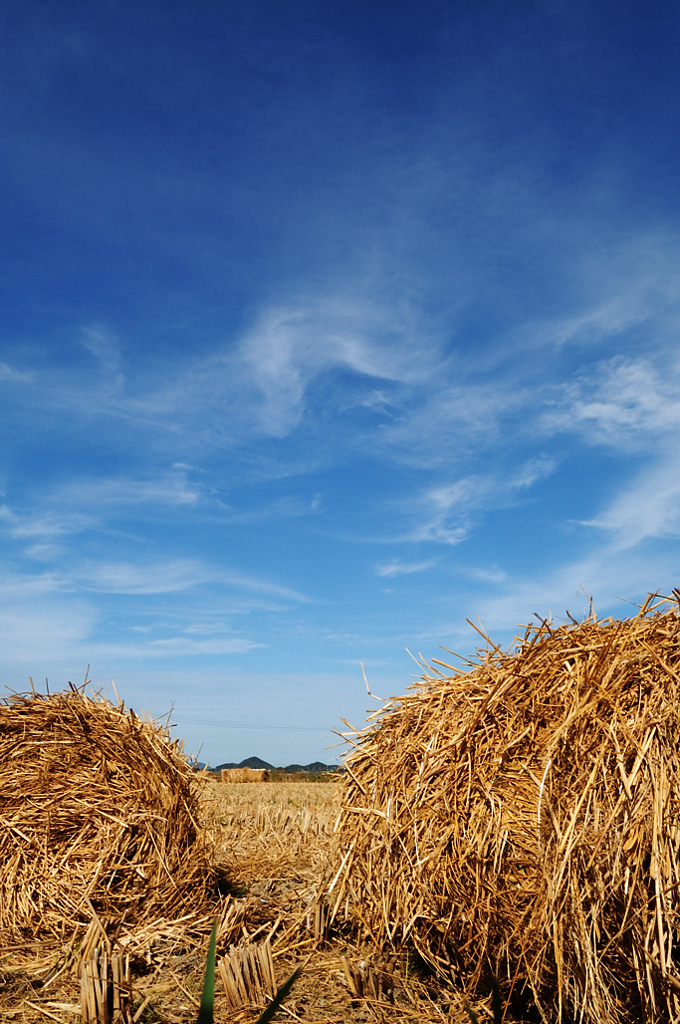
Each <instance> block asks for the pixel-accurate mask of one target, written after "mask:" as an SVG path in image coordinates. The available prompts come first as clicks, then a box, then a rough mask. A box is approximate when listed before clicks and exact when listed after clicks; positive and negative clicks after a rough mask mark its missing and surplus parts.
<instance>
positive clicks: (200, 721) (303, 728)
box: [172, 714, 333, 733]
mask: <svg viewBox="0 0 680 1024" xmlns="http://www.w3.org/2000/svg"><path fill="white" fill-rule="evenodd" d="M172 717H173V718H177V719H178V720H179V722H180V723H182V724H183V723H184V722H189V723H191V724H192V725H207V726H214V727H217V728H218V729H252V730H256V731H257V732H260V731H263V732H325V733H330V732H332V731H333V729H332V727H331V726H320V725H259V724H257V725H256V724H254V723H252V722H233V721H217V720H215V719H214V718H194V717H193V715H181V714H174V715H173V716H172ZM177 724H178V723H177V722H176V723H174V725H175V726H177Z"/></svg>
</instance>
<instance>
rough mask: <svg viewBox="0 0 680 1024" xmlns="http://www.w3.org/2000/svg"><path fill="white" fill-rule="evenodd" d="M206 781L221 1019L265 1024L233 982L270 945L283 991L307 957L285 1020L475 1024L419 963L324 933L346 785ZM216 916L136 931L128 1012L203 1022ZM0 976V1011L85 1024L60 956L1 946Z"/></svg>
mask: <svg viewBox="0 0 680 1024" xmlns="http://www.w3.org/2000/svg"><path fill="white" fill-rule="evenodd" d="M201 779H202V781H200V780H201ZM199 784H200V785H201V798H200V815H201V817H200V820H201V823H202V828H203V829H204V830H205V835H206V839H207V841H208V842H209V844H210V845H211V846H213V848H214V850H215V856H216V860H217V863H218V866H219V867H220V868H221V870H222V872H223V873H224V874H223V879H224V882H223V892H222V895H221V896H219V897H218V898H217V899H216V901H215V904H214V908H213V914H219V916H220V928H219V938H218V971H217V986H216V1002H215V1020H216V1022H217V1024H222V1022H224V1024H227V1022H232V1021H233V1022H236V1021H243V1022H252V1021H255V1020H256V1019H257V1015H258V1013H259V1010H258V1003H257V998H258V997H257V992H256V991H254V989H253V988H251V989H250V990H249V991H250V995H251V996H252V1002H250V1003H246V1005H245V1006H243V1005H241V1006H239V1007H234V1006H233V1005H232V1003H231V1001H230V998H229V995H228V991H227V987H226V984H225V981H226V980H227V979H226V977H225V976H226V975H227V973H229V975H231V974H232V973H233V972H234V971H237V970H238V966H239V962H240V960H241V959H242V957H243V956H244V955H248V954H249V952H250V951H253V952H254V954H255V955H256V956H257V957H258V959H259V960H261V959H262V958H263V957H264V956H266V950H265V943H266V940H267V939H268V946H269V949H270V951H271V962H272V964H273V969H274V973H275V977H276V980H277V982H278V983H279V984H280V983H281V982H282V981H283V980H284V979H285V978H286V977H287V976H288V975H289V974H290V973H291V971H292V970H293V968H294V967H296V966H297V965H298V964H299V963H301V962H305V961H307V959H308V957H311V958H310V959H309V960H308V962H307V966H306V968H305V971H304V973H303V975H302V977H301V978H300V979H299V981H298V983H297V984H296V986H295V988H294V989H293V992H292V994H291V996H290V997H289V999H288V1000H286V1003H285V1007H284V1009H283V1010H281V1011H279V1014H278V1015H277V1017H276V1019H277V1020H281V1021H284V1020H288V1021H306V1022H311V1021H314V1022H316V1024H352V1022H355V1021H356V1022H357V1024H363V1022H366V1021H375V1022H377V1024H380V1022H385V1024H387V1022H388V1021H389V1022H403V1024H435V1022H439V1024H440V1022H441V1021H442V1020H450V1021H452V1022H453V1024H469V1018H468V1017H467V1015H466V1014H465V1012H464V1010H463V1008H462V1004H461V1003H460V1000H459V999H457V998H456V997H455V996H454V995H452V994H451V992H450V991H449V990H448V988H447V986H440V985H438V984H437V983H436V982H433V981H432V979H431V978H429V977H428V976H427V974H426V973H422V972H421V971H420V969H419V968H418V967H417V965H416V964H415V963H414V962H412V961H409V959H408V958H404V959H399V958H394V957H384V956H383V955H382V954H381V953H380V951H378V950H376V949H375V948H373V947H372V946H371V945H370V944H369V943H364V944H362V945H356V944H355V937H354V934H353V931H352V930H351V929H350V930H349V931H348V932H347V934H343V933H342V932H336V933H333V934H328V932H327V929H326V926H325V923H324V921H323V919H321V920H320V919H319V911H318V910H317V905H316V896H317V892H318V881H319V878H320V877H321V876H322V875H323V874H324V873H325V872H326V871H327V869H328V866H329V864H330V863H331V861H332V860H333V857H334V853H333V850H334V842H335V840H334V836H333V826H334V823H335V821H336V819H337V816H338V812H339V809H340V797H341V783H338V782H336V783H325V784H323V785H320V784H319V783H310V782H297V781H294V782H287V783H272V782H269V783H264V784H262V783H250V784H248V783H246V784H243V783H241V784H236V785H228V784H223V783H221V782H217V781H214V780H213V779H212V778H204V777H200V776H199ZM213 920H214V916H209V917H205V918H204V919H203V920H202V921H201V920H198V921H187V922H182V921H179V922H177V924H176V926H175V927H174V928H172V927H170V926H169V925H167V926H166V927H165V928H163V929H160V930H158V931H156V932H154V931H153V929H149V930H148V931H147V933H146V936H143V935H140V940H143V941H141V943H140V944H138V945H137V947H136V953H135V956H134V958H133V965H132V987H133V1000H132V1006H133V1009H135V1011H138V1010H139V1009H140V1008H142V1007H143V1009H142V1015H141V1017H140V1021H141V1022H142V1024H144V1022H148V1024H151V1022H156V1021H158V1022H161V1021H164V1022H167V1024H180V1022H181V1024H185V1022H191V1021H195V1019H196V1014H197V1006H198V1001H199V997H200V991H201V986H202V982H203V971H204V968H205V956H206V951H207V944H208V935H209V931H210V928H211V926H212V922H213ZM0 978H1V979H2V981H3V982H4V986H3V988H2V990H1V994H0V1012H2V1013H3V1014H5V1015H6V1016H7V1020H8V1021H16V1022H17V1024H37V1022H38V1021H40V1022H41V1024H45V1022H46V1021H49V1020H57V1021H60V1022H63V1024H66V1022H70V1024H73V1022H74V1020H75V1021H76V1024H77V1020H78V1019H79V1018H77V1017H76V1014H77V1012H78V1010H79V999H80V984H79V976H78V973H77V971H76V970H75V965H74V964H73V962H72V960H71V961H70V960H69V958H68V955H65V951H64V950H60V949H57V948H55V947H54V945H53V944H45V945H42V946H41V945H40V944H34V946H33V947H32V948H28V947H23V948H17V947H9V946H7V945H5V946H4V947H3V948H0ZM392 999H394V1002H392ZM147 1000H148V1002H147ZM451 1001H452V1003H451V1010H452V1012H451V1015H450V1016H449V1003H450V1002H451ZM143 1004H146V1005H143ZM260 1005H261V1003H260Z"/></svg>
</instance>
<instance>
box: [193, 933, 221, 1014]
mask: <svg viewBox="0 0 680 1024" xmlns="http://www.w3.org/2000/svg"><path fill="white" fill-rule="evenodd" d="M216 941H217V921H215V924H214V925H213V930H212V934H211V936H210V945H209V946H208V959H207V960H206V964H205V980H204V982H203V992H202V994H201V1005H200V1007H199V1009H198V1020H197V1022H196V1024H212V1022H213V1007H214V1004H215V943H216Z"/></svg>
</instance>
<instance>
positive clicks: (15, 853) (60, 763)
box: [0, 688, 211, 944]
mask: <svg viewBox="0 0 680 1024" xmlns="http://www.w3.org/2000/svg"><path fill="white" fill-rule="evenodd" d="M196 787H197V783H196V781H195V779H194V776H193V773H192V771H191V769H190V767H189V765H188V763H187V761H186V759H185V757H184V756H183V754H182V751H181V748H180V746H179V745H178V743H177V742H176V741H173V740H171V739H170V737H169V734H168V731H167V729H165V728H164V727H163V726H161V725H159V724H157V723H154V722H147V721H141V720H140V719H139V718H138V717H137V716H136V715H135V714H134V712H133V711H132V710H130V711H127V710H126V709H125V708H124V707H123V705H122V704H121V705H119V706H118V707H115V706H114V705H113V704H111V703H109V702H108V701H106V700H104V699H102V698H101V697H100V696H99V695H95V696H86V695H85V694H84V693H82V692H81V691H79V690H76V689H75V688H74V689H71V690H67V691H65V692H62V693H57V694H53V695H52V696H42V695H36V694H34V695H14V696H11V697H9V698H8V699H7V700H5V701H2V702H0V944H11V942H12V941H18V940H20V939H24V940H25V939H34V938H38V937H41V938H45V937H53V938H54V939H57V940H60V941H62V942H63V941H64V940H70V938H71V937H72V936H74V935H76V934H77V933H79V932H80V931H82V930H84V929H85V928H86V927H87V925H88V924H89V922H91V921H92V919H93V915H95V916H96V917H97V918H99V920H101V921H105V922H106V923H107V927H108V926H109V925H112V926H114V928H115V929H116V930H117V931H120V930H121V929H122V930H124V931H128V932H129V931H130V930H131V929H133V928H134V927H136V926H138V925H141V924H143V923H145V922H149V921H153V920H154V919H156V918H161V917H162V918H164V919H168V918H172V917H173V916H174V915H180V914H182V913H184V914H186V913H187V912H188V911H192V912H195V911H199V910H200V909H202V908H203V909H204V908H205V899H206V896H207V892H208V888H209V886H210V882H211V870H210V865H209V858H208V851H207V849H206V847H205V843H204V840H203V839H202V838H201V836H200V834H199V831H198V828H197V807H198V800H197V793H196Z"/></svg>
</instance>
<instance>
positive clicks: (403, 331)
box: [240, 299, 438, 437]
mask: <svg viewBox="0 0 680 1024" xmlns="http://www.w3.org/2000/svg"><path fill="white" fill-rule="evenodd" d="M423 340H424V339H422V338H420V337H419V335H418V332H417V330H416V327H415V324H414V323H413V316H412V315H411V314H410V312H409V311H408V310H403V309H390V310H388V309H387V308H385V307H380V306H378V305H376V304H374V303H370V302H363V303H362V302H359V301H343V300H342V299H329V300H318V301H316V302H314V303H311V304H308V305H305V306H300V307H297V308H289V309H274V310H270V311H268V312H267V313H265V314H263V316H262V317H261V319H260V321H259V323H258V324H257V325H256V326H255V327H254V328H253V329H252V330H251V331H250V332H249V333H248V334H247V335H246V336H245V337H244V338H243V340H242V342H241V344H240V361H241V365H242V367H243V368H244V370H245V375H246V377H247V378H249V379H250V381H251V383H252V385H254V387H255V388H256V389H257V391H258V392H259V393H260V396H261V401H260V403H259V407H258V410H257V411H258V416H259V419H260V423H261V425H262V427H263V429H264V430H265V432H266V433H269V434H271V435H273V436H275V437H281V436H284V435H285V434H287V433H288V432H289V431H290V430H292V429H293V428H294V427H295V426H296V424H297V423H298V422H299V420H300V417H301V415H302V412H303V410H304V395H305V390H306V388H307V386H308V385H309V383H310V381H311V380H312V379H313V378H314V377H315V376H317V375H318V374H319V373H322V372H324V371H325V370H328V369H331V368H334V367H335V368H344V369H347V370H350V371H351V372H353V373H356V374H361V375H364V376H367V377H370V378H377V379H380V380H386V381H400V382H407V381H408V382H415V381H418V380H420V381H422V380H425V379H427V377H428V376H429V375H430V372H431V370H432V367H433V365H434V363H435V362H436V349H437V347H438V346H437V345H433V339H431V338H430V339H428V341H429V344H427V345H425V344H423Z"/></svg>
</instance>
